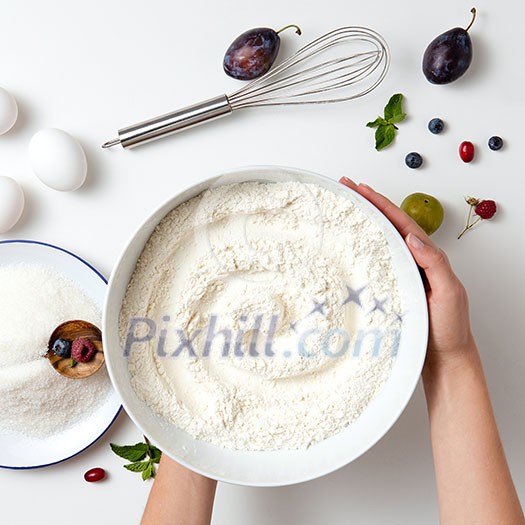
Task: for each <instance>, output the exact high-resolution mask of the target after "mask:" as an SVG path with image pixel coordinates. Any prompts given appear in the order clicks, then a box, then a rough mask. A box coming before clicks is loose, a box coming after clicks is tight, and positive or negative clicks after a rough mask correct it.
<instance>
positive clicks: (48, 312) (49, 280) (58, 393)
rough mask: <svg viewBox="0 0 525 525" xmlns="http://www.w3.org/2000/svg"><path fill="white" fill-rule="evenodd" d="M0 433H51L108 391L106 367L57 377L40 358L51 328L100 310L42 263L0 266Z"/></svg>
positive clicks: (91, 317) (92, 318) (94, 316)
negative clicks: (86, 374) (88, 374)
mask: <svg viewBox="0 0 525 525" xmlns="http://www.w3.org/2000/svg"><path fill="white" fill-rule="evenodd" d="M0 319H1V321H0V323H1V324H0V434H5V433H7V434H12V433H13V432H15V433H21V434H24V435H27V436H30V437H35V438H46V437H50V436H53V435H55V434H57V433H59V432H61V431H63V430H66V429H67V428H69V427H70V426H72V425H74V424H75V423H76V422H78V420H79V419H81V418H82V417H84V416H89V415H90V414H91V413H92V412H93V411H94V410H95V408H96V407H97V406H98V405H99V404H101V403H103V402H104V401H105V399H106V397H107V396H108V394H109V393H110V391H111V383H110V381H109V377H108V375H107V372H106V369H105V368H104V369H102V370H100V371H98V372H97V373H96V374H94V375H93V376H91V377H88V378H85V379H69V378H66V377H63V376H61V375H59V374H58V373H57V372H55V370H54V369H53V367H52V366H51V365H50V363H49V361H48V360H47V358H45V357H44V355H45V353H46V352H47V344H48V341H49V337H50V336H51V333H52V332H53V330H54V329H55V328H56V327H57V326H58V325H59V324H61V323H63V322H64V321H69V320H71V319H83V320H85V321H89V322H91V323H93V324H95V325H97V326H100V310H99V309H98V307H97V305H96V304H95V303H94V302H93V301H92V300H91V299H90V298H89V297H87V296H86V295H85V294H84V292H83V291H82V290H80V289H79V288H78V287H77V286H76V285H75V284H73V283H72V282H71V281H69V280H67V279H65V278H64V277H62V276H61V275H59V274H58V273H56V272H54V271H52V270H51V269H48V268H46V267H43V266H38V265H32V264H31V265H30V264H16V265H5V266H0Z"/></svg>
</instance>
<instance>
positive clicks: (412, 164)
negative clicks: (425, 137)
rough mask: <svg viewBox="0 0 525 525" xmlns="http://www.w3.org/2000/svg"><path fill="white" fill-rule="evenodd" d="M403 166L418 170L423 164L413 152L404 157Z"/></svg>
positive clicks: (418, 155)
mask: <svg viewBox="0 0 525 525" xmlns="http://www.w3.org/2000/svg"><path fill="white" fill-rule="evenodd" d="M405 164H406V165H407V166H408V167H409V168H412V169H416V168H420V167H421V164H423V157H422V156H421V155H420V154H419V153H416V152H415V151H413V152H412V153H409V154H408V155H407V156H406V157H405Z"/></svg>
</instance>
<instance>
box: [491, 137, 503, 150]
mask: <svg viewBox="0 0 525 525" xmlns="http://www.w3.org/2000/svg"><path fill="white" fill-rule="evenodd" d="M502 147H503V139H502V138H501V137H498V136H496V135H495V136H494V137H490V139H489V148H490V149H491V150H492V151H498V150H500V149H501V148H502Z"/></svg>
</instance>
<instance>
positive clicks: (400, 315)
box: [396, 312, 407, 324]
mask: <svg viewBox="0 0 525 525" xmlns="http://www.w3.org/2000/svg"><path fill="white" fill-rule="evenodd" d="M406 314H407V313H406V312H404V313H402V314H396V320H397V321H399V322H400V323H401V324H403V317H405V315H406Z"/></svg>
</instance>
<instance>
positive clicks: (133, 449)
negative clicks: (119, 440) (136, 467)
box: [109, 443, 148, 461]
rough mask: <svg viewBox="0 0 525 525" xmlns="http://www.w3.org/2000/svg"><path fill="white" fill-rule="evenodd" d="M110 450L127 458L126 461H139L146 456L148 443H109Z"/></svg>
mask: <svg viewBox="0 0 525 525" xmlns="http://www.w3.org/2000/svg"><path fill="white" fill-rule="evenodd" d="M109 446H110V447H111V450H112V451H113V452H114V453H115V454H116V455H117V456H120V457H121V458H124V459H127V460H128V461H139V460H141V459H144V458H145V457H146V454H147V453H148V445H146V443H137V444H135V445H125V446H120V445H115V444H114V443H110V444H109Z"/></svg>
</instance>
